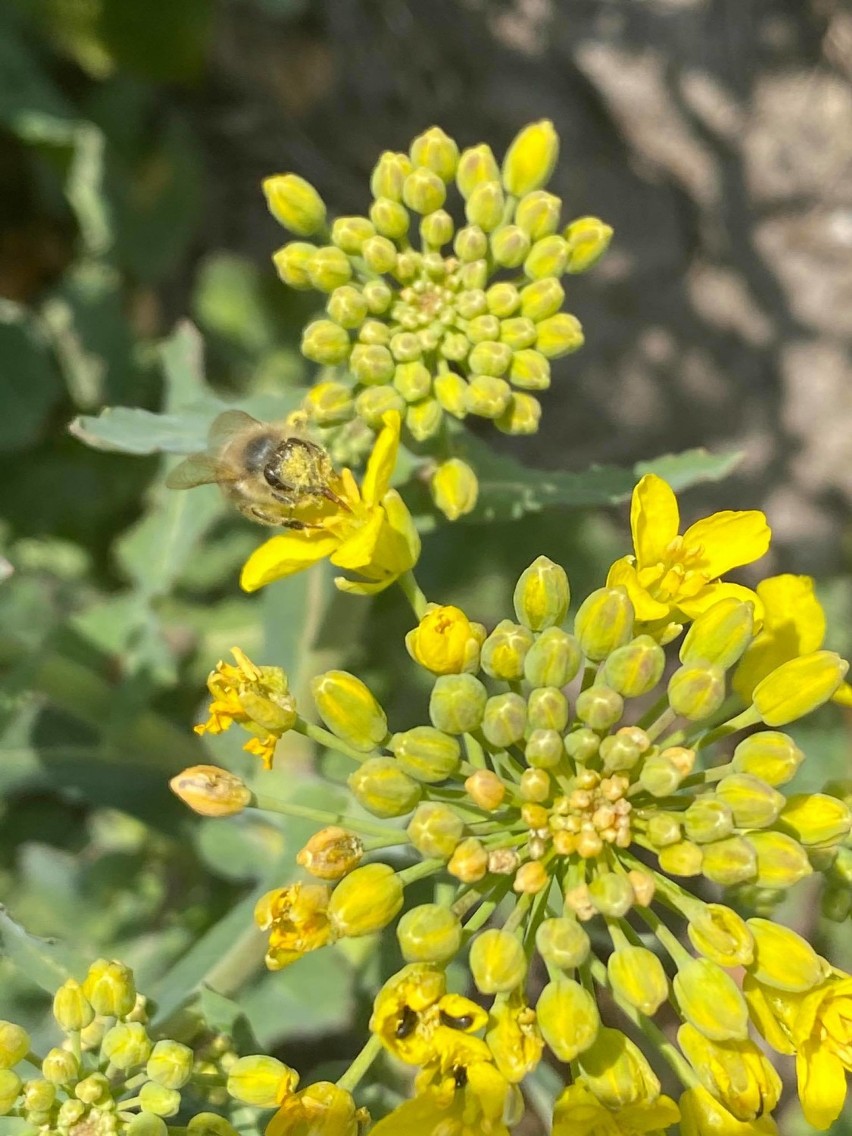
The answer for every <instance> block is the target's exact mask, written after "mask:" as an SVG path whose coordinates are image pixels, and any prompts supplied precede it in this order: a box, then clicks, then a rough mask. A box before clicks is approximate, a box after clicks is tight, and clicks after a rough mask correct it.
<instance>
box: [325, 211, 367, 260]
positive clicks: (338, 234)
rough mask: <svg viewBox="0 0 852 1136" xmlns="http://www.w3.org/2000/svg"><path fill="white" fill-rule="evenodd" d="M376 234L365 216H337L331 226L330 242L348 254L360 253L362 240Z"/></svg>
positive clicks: (362, 244) (362, 245)
mask: <svg viewBox="0 0 852 1136" xmlns="http://www.w3.org/2000/svg"><path fill="white" fill-rule="evenodd" d="M375 235H376V228H375V226H374V225H373V222H372V221H368V220H367V218H366V217H338V218H337V220H336V221H334V222H333V224H332V226H331V243H332V244H333V245H337V247H338V248H339V249H342V250H343V251H344V252H345V253H348V255H349V256H358V255H360V253H361V251H362V249H363V248H364V241H368V240H369V239H370V237H374V236H375Z"/></svg>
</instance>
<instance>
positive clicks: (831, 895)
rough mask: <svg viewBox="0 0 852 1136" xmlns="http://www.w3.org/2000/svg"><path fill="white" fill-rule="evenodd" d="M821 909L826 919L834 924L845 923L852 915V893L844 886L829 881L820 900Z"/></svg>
mask: <svg viewBox="0 0 852 1136" xmlns="http://www.w3.org/2000/svg"><path fill="white" fill-rule="evenodd" d="M820 909H821V911H822V914H823V915H824V916H825V918H826V919H830V920H831V921H832V923H845V922H846V920H847V919H848V918H849V916H850V915H852V891H850V890H849V888H848V887H844V886H843V885H842V884H837V883H832V882H831V881H830V880H829V881H827V882H826V886H825V890H824V891H823V893H822V898H821V900H820Z"/></svg>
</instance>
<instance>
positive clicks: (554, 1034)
mask: <svg viewBox="0 0 852 1136" xmlns="http://www.w3.org/2000/svg"><path fill="white" fill-rule="evenodd" d="M536 1013H537V1014H538V1024H539V1028H540V1029H541V1032H542V1034H543V1035H544V1040H545V1041H546V1042H547V1044H548V1045H549V1046H550V1048H551V1050H552V1051H553V1053H554V1054H555V1055H556V1057H558V1058H559V1060H560V1061H573V1060H574V1058H575V1057H576V1056H577V1055H578V1054H579V1053H583V1052H584V1050H586V1049H588V1048H589V1046H590V1045H592V1043H593V1042H594V1040H595V1038H596V1037H597V1034H598V1030H599V1029H600V1024H601V1020H600V1015H599V1013H598V1007H597V1003H596V1002H595V999H594V998H593V997H592V995H591V994H590V993H589V992H588V990H585V989H584V988H583V987H582V986H581V985H580V983H579V982H575V981H574V980H573V979H571V978H559V979H557V980H556V981H555V982H548V984H547V985H546V986H545V988H544V989H543V990H542V992H541V994H540V995H539V998H538V1002H537V1003H536Z"/></svg>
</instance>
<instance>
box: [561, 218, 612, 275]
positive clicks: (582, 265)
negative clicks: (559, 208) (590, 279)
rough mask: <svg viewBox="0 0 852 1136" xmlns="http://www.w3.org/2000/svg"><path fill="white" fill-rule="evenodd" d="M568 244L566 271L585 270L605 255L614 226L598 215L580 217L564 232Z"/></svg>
mask: <svg viewBox="0 0 852 1136" xmlns="http://www.w3.org/2000/svg"><path fill="white" fill-rule="evenodd" d="M563 236H564V238H565V242H566V244H567V245H568V263H567V264H566V266H565V271H566V272H571V273H577V272H585V271H586V269H587V268H591V267H592V265H593V264H596V263H597V261H598V260H600V258H601V257H602V256H603V254H604V253H605V252H606V250H607V249H608V248H609V242H610V241H611V240H612V228H611V227H610V226H609V225H605V224H604V223H603V221H599V220H598V218H597V217H578V218H577V220H576V221H572V222H571V224H570V225H569V226H568V227H567V228H566V229H565V232H564V233H563Z"/></svg>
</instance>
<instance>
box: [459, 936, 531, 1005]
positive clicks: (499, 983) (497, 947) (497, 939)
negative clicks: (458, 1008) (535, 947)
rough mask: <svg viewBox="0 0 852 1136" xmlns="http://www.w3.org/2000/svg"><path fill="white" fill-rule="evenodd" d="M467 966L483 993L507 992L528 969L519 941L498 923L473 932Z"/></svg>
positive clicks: (521, 979)
mask: <svg viewBox="0 0 852 1136" xmlns="http://www.w3.org/2000/svg"><path fill="white" fill-rule="evenodd" d="M469 966H470V972H471V974H472V975H473V981H474V982H475V983H476V988H477V990H479V991H480V993H482V994H508V993H509V991H511V990H514V989H515V988H516V987H517V986H520V984H521V983H522V982H523V980H524V976H525V975H526V972H527V960H526V956H525V955H524V948H523V945H522V943H521V942H520V940H519V939H517V938H516V937H515V936H514V935H513V934H512V933H511V932H510V931H504V930H503V929H502V928H499V927H492V928H489V930H487V931H483V932H482V933H481V934H479V935H477V936H476V938H475V939H474V940H473V942H472V944H471V947H470V960H469Z"/></svg>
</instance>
